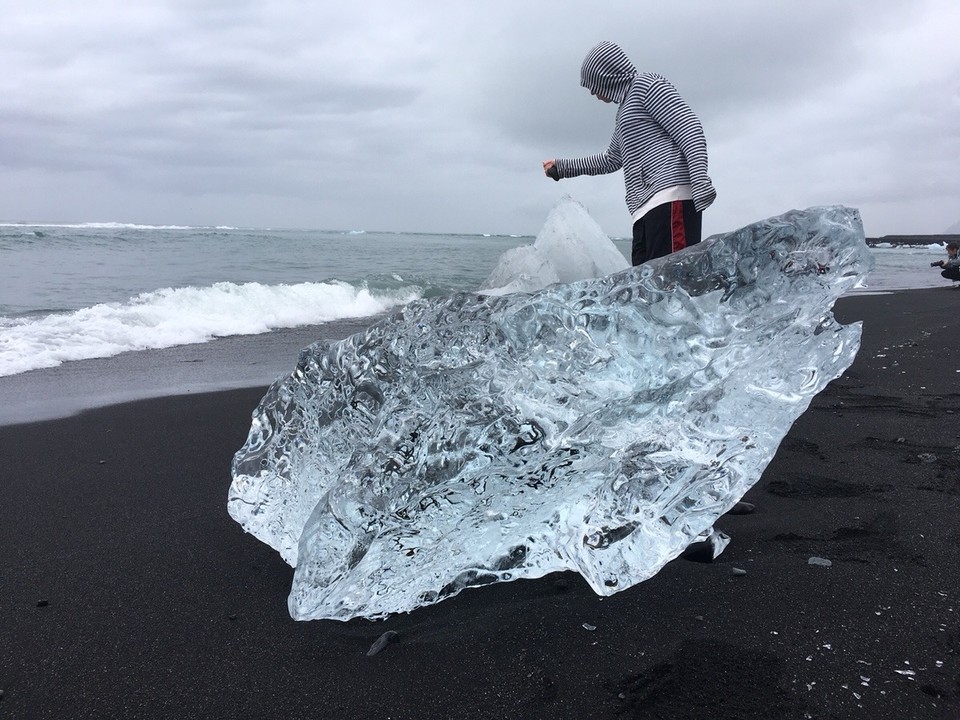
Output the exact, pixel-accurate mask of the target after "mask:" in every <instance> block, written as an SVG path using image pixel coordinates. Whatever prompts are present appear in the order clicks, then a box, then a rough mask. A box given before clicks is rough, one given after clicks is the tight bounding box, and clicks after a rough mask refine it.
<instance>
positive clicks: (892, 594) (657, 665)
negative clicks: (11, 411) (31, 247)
mask: <svg viewBox="0 0 960 720" xmlns="http://www.w3.org/2000/svg"><path fill="white" fill-rule="evenodd" d="M958 309H960V290H951V289H950V288H948V287H944V288H938V289H933V290H923V291H907V292H898V293H895V294H890V295H876V296H855V297H849V298H844V299H842V300H841V301H840V302H839V303H838V306H837V308H836V315H837V317H838V318H839V319H840V320H841V321H842V322H852V321H855V320H863V321H864V335H863V346H862V348H861V350H860V353H859V356H858V358H857V360H856V362H855V363H854V365H853V366H852V367H851V368H850V369H849V370H848V372H847V373H846V374H845V375H844V376H843V377H842V378H840V379H839V380H837V381H835V382H834V383H832V384H831V385H830V386H829V387H828V388H827V390H825V391H824V392H823V393H822V394H821V395H819V396H818V397H817V398H816V399H815V400H814V402H813V404H812V405H811V407H810V409H809V410H808V411H807V412H806V413H805V414H804V415H803V416H802V417H801V418H800V419H799V421H798V422H797V423H796V424H795V425H794V427H793V428H792V429H791V431H790V433H789V435H788V436H787V438H786V439H785V441H784V442H783V444H782V446H781V448H780V450H779V452H778V454H777V456H776V458H775V459H774V461H773V463H772V464H771V465H770V466H769V467H768V469H767V471H766V472H765V473H764V475H763V477H762V478H761V480H760V481H759V482H758V483H757V485H756V486H755V487H754V488H753V489H752V490H751V491H750V492H749V493H748V495H747V496H746V497H745V498H744V499H745V500H747V501H749V502H751V503H754V504H755V505H756V511H755V512H754V513H753V514H747V515H735V516H734V515H728V516H726V517H724V518H722V519H721V520H720V521H719V522H718V527H719V528H720V529H722V530H724V531H726V532H727V533H728V534H730V535H731V536H732V538H733V540H732V542H731V544H730V546H729V547H728V549H727V550H726V551H725V552H724V554H723V555H721V556H720V557H719V558H718V559H717V561H716V562H715V563H713V564H700V563H695V562H690V561H687V560H677V561H674V562H673V563H671V564H670V565H668V566H667V567H666V568H665V569H664V570H663V571H662V572H661V573H660V574H659V575H657V576H656V577H655V578H653V579H651V580H650V581H648V582H646V583H642V584H640V585H639V586H636V587H634V588H632V589H629V590H626V591H624V592H621V593H619V594H617V595H614V596H612V597H609V598H600V597H597V596H596V595H594V593H593V592H592V591H591V590H590V589H589V588H588V587H587V585H586V584H585V583H584V582H583V581H582V580H581V579H580V578H579V576H576V575H573V574H569V573H568V574H562V575H560V574H555V575H551V576H548V577H546V578H543V579H540V580H536V581H519V582H513V583H507V584H501V585H496V586H491V587H485V588H479V589H473V590H468V591H466V592H464V593H462V594H460V595H459V596H457V597H455V598H453V599H451V600H448V601H445V602H442V603H440V604H439V605H436V606H432V607H428V608H423V609H421V610H418V611H415V612H413V613H411V614H409V615H403V616H398V617H394V618H391V619H389V620H386V621H384V622H377V623H373V622H369V621H364V620H355V621H351V622H349V623H339V622H326V621H324V622H310V623H297V622H294V621H293V620H291V619H290V618H289V616H288V614H287V609H286V595H287V592H288V591H289V588H290V581H291V577H292V570H291V568H289V567H288V566H286V565H285V564H284V563H283V562H282V561H281V559H280V557H279V556H278V555H277V554H276V553H275V552H274V551H272V550H271V549H269V548H268V547H267V546H266V545H263V544H262V543H260V542H259V541H257V540H256V539H254V538H253V537H252V536H249V535H245V534H244V532H243V531H242V530H241V529H240V527H239V526H238V525H237V524H236V523H234V522H233V521H232V520H231V519H230V518H229V516H228V515H227V512H226V498H227V488H228V486H229V483H230V460H231V457H232V455H233V453H234V452H235V451H236V450H237V449H239V448H240V446H241V445H242V444H243V442H244V439H245V437H246V433H247V430H248V428H249V416H250V412H251V410H252V409H253V408H254V406H255V405H256V403H257V402H258V401H259V399H260V397H261V396H262V394H263V391H264V388H253V389H242V390H231V391H225V392H217V393H211V394H202V395H199V394H194V395H187V396H179V397H166V398H160V399H155V400H145V401H138V402H134V403H129V404H123V405H115V406H111V407H107V408H104V409H99V410H94V411H89V412H85V413H82V414H80V415H77V416H74V417H71V418H67V419H62V420H53V421H45V422H39V423H32V424H21V425H10V426H7V427H3V428H0V457H2V458H3V466H2V481H0V482H2V488H3V490H2V496H0V497H2V500H0V548H2V555H0V690H2V693H3V695H2V699H0V718H18V719H20V718H24V719H26V718H239V717H248V718H343V719H345V720H346V719H353V718H402V719H406V718H431V719H432V718H620V717H622V718H671V719H672V720H682V719H685V718H709V719H710V720H731V719H734V718H737V719H755V718H756V719H759V718H764V719H768V718H771V719H776V718H784V719H788V720H794V719H796V720H802V719H803V718H815V719H817V720H819V719H821V718H837V719H848V718H864V719H865V720H866V719H869V720H878V719H885V718H891V719H894V718H895V719H897V720H909V719H913V718H916V719H917V720H921V719H924V720H925V719H927V718H960V657H958V656H960V422H958V420H960V372H958V370H960V312H958ZM811 557H817V558H825V559H827V560H829V561H830V562H831V563H832V564H831V565H830V566H829V567H825V566H821V565H811V564H809V562H808V560H809V558H811ZM734 568H739V569H741V570H745V571H746V574H735V573H734ZM388 630H391V631H395V632H396V633H397V634H398V635H397V641H396V642H393V643H390V644H389V645H388V646H387V647H386V648H385V649H384V650H383V651H382V652H380V653H378V654H376V655H374V656H367V654H366V653H367V650H368V649H369V648H370V646H371V644H373V643H374V641H375V640H377V638H378V637H379V636H381V635H382V634H383V633H384V632H386V631H388Z"/></svg>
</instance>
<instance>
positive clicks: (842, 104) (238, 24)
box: [0, 0, 960, 237]
mask: <svg viewBox="0 0 960 720" xmlns="http://www.w3.org/2000/svg"><path fill="white" fill-rule="evenodd" d="M0 18H2V21H0V220H4V221H8V222H9V221H13V222H17V221H28V222H106V221H117V222H134V223H147V224H183V225H234V226H257V227H304V228H327V229H367V230H402V231H424V232H467V233H483V232H488V233H518V234H536V232H537V231H538V230H539V229H540V227H541V226H542V225H543V222H544V220H545V218H546V215H547V213H548V212H549V210H550V208H551V207H552V206H553V204H554V203H555V202H556V200H557V199H558V198H559V197H560V196H561V195H562V194H563V193H568V194H570V195H572V196H573V197H574V198H575V199H577V200H579V201H581V202H582V203H583V204H584V205H586V206H587V208H588V209H589V210H590V212H591V214H592V215H593V216H594V217H595V218H596V219H597V221H598V222H600V224H601V225H602V226H603V228H604V230H605V231H606V232H607V233H608V234H610V235H613V236H619V237H623V236H628V235H629V232H630V219H629V216H628V214H627V210H626V207H625V205H624V201H623V184H622V183H623V180H622V174H621V173H616V174H614V175H609V176H604V177H592V178H577V179H574V180H566V181H561V182H560V183H554V182H553V181H552V180H549V179H546V178H545V177H544V176H543V173H542V169H541V162H542V161H543V160H545V159H548V158H552V157H576V156H579V155H587V154H593V153H595V152H598V151H600V150H603V149H604V148H606V146H607V143H608V141H609V136H610V133H611V131H612V129H613V121H614V113H615V106H613V105H604V104H603V103H600V102H598V101H597V100H596V99H594V98H592V97H591V96H590V95H589V93H588V92H587V91H586V90H584V89H583V88H581V87H580V86H579V75H580V63H581V61H582V59H583V57H584V55H585V54H586V52H587V51H588V50H589V49H590V47H592V46H593V45H594V44H595V43H597V42H598V41H600V40H613V41H614V42H617V43H619V44H620V45H621V46H622V47H623V48H624V50H625V51H626V52H627V54H628V55H629V56H630V57H631V58H632V59H633V61H634V63H635V64H636V65H637V66H638V67H639V68H640V69H641V70H653V71H656V72H659V73H661V74H663V75H665V76H666V77H667V78H668V79H669V80H671V82H673V84H674V85H675V86H676V87H677V89H678V90H679V91H680V94H681V95H682V96H683V97H684V98H685V99H686V101H687V102H688V103H689V104H690V106H691V107H692V108H693V109H694V111H695V112H696V113H697V115H698V116H699V117H700V119H701V122H702V123H703V126H704V129H705V131H706V135H707V143H708V150H709V160H710V175H711V177H712V178H713V182H714V185H715V187H716V188H717V191H718V193H719V195H718V199H717V201H716V203H715V204H714V205H713V206H712V207H711V208H710V209H709V210H708V211H707V212H706V213H705V215H704V230H705V234H711V233H714V232H721V231H726V230H731V229H734V228H736V227H739V226H742V225H745V224H747V223H750V222H752V221H754V220H758V219H761V218H764V217H768V216H770V215H775V214H779V213H780V212H783V211H785V210H789V209H791V208H794V207H808V206H811V205H819V204H832V203H843V204H847V205H852V206H854V207H858V208H860V210H861V212H862V214H863V218H864V223H865V226H866V230H867V234H868V235H883V234H890V233H937V232H942V231H944V230H946V229H947V228H948V227H949V226H952V225H954V224H955V223H957V222H958V221H960V172H958V170H960V40H958V34H960V3H958V2H957V0H862V1H860V0H851V1H849V2H843V1H841V0H807V1H804V2H790V3H787V2H771V1H770V0H722V1H721V0H687V1H685V2H676V3H664V2H660V1H659V0H658V1H656V2H653V1H650V2H648V1H646V0H625V1H623V2H619V1H618V2H606V3H602V4H600V3H585V2H582V1H580V0H577V1H574V0H549V1H544V2H540V1H525V2H523V1H521V0H505V1H501V0H485V2H483V3H470V4H469V7H468V6H467V4H466V3H459V2H451V0H442V1H441V0H438V1H436V2H434V1H433V0H416V2H413V1H412V0H411V1H409V2H407V1H404V0H363V2H357V3H346V2H343V1H342V0H337V2H333V1H331V0H319V1H314V2H308V1H307V0H269V1H268V0H83V2H78V1H77V0H0Z"/></svg>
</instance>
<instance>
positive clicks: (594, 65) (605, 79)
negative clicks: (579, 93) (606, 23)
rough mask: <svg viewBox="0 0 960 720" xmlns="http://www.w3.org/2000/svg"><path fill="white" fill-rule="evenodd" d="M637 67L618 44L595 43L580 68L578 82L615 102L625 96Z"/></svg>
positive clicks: (635, 74)
mask: <svg viewBox="0 0 960 720" xmlns="http://www.w3.org/2000/svg"><path fill="white" fill-rule="evenodd" d="M636 76H637V69H636V68H635V67H634V66H633V63H632V62H630V58H628V57H627V55H626V53H624V52H623V50H621V49H620V46H619V45H617V44H615V43H612V42H608V41H604V42H602V43H600V44H598V45H595V46H594V47H593V49H592V50H590V52H588V53H587V57H586V58H585V59H584V61H583V66H582V67H581V68H580V84H581V85H583V87H585V88H587V90H589V91H590V92H592V93H597V94H598V95H603V96H604V97H606V98H609V99H610V100H613V101H614V102H616V103H619V102H622V101H623V99H624V98H625V97H626V96H627V91H628V90H629V89H630V84H631V83H632V82H633V79H634V78H635V77H636Z"/></svg>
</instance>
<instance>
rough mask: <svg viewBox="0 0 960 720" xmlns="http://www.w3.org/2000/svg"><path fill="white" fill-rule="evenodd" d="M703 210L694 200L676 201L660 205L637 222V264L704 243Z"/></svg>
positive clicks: (634, 240) (634, 233) (635, 238)
mask: <svg viewBox="0 0 960 720" xmlns="http://www.w3.org/2000/svg"><path fill="white" fill-rule="evenodd" d="M702 227H703V213H699V212H697V211H696V209H695V208H694V207H693V200H674V201H673V202H668V203H664V204H663V205H657V207H655V208H653V210H651V211H650V212H648V213H647V214H646V215H644V216H643V217H642V218H640V219H639V220H637V221H636V222H635V223H634V224H633V253H632V255H633V256H632V260H633V264H634V265H641V264H643V263H645V262H646V261H647V260H653V259H654V258H658V257H663V256H664V255H669V254H670V253H672V252H676V251H677V250H683V248H685V247H689V246H690V245H696V244H697V243H698V242H700V233H701V232H702Z"/></svg>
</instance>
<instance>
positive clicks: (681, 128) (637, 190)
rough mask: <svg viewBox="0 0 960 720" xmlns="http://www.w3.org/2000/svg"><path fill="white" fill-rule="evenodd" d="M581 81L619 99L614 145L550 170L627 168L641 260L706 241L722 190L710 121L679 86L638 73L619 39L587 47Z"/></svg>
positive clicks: (559, 174)
mask: <svg viewBox="0 0 960 720" xmlns="http://www.w3.org/2000/svg"><path fill="white" fill-rule="evenodd" d="M580 84H581V85H582V86H583V87H585V88H587V89H588V90H589V91H590V94H591V95H594V96H596V98H597V99H598V100H601V101H603V102H606V103H609V102H613V103H617V104H618V105H619V106H620V107H619V108H617V120H616V125H615V127H614V130H613V137H612V138H611V140H610V147H608V148H607V149H606V150H605V151H604V152H601V153H599V154H597V155H592V156H590V157H585V158H578V159H574V160H561V159H554V160H547V161H545V162H544V163H543V171H544V172H545V173H546V174H547V176H548V177H552V178H553V179H554V180H559V179H560V178H571V177H576V176H578V175H601V174H606V173H612V172H616V171H617V170H620V169H621V168H622V169H623V182H624V185H625V186H626V191H627V192H626V201H627V209H628V210H629V211H630V215H631V216H632V218H633V252H632V260H633V264H634V265H640V264H641V263H644V262H646V261H647V260H652V259H653V258H657V257H662V256H663V255H669V254H670V253H672V252H675V251H677V250H682V249H683V248H685V247H688V246H690V245H695V244H696V243H698V242H700V236H701V233H702V219H703V215H702V213H703V211H704V210H706V209H707V208H708V207H709V206H710V204H711V203H712V202H713V201H714V199H715V198H716V197H717V192H716V190H714V189H713V184H712V183H711V182H710V178H709V177H708V175H707V141H706V138H705V137H704V135H703V127H702V126H701V125H700V121H699V120H698V119H697V116H696V115H694V114H693V111H692V110H691V109H690V107H689V106H688V105H687V104H686V103H685V102H684V101H683V98H681V97H680V94H679V93H678V92H677V90H676V88H674V87H673V85H671V84H670V83H669V82H668V81H667V80H666V78H664V77H662V76H660V75H657V74H656V73H652V72H643V73H640V72H637V69H636V68H635V67H634V65H633V63H632V62H630V59H629V58H628V57H627V56H626V54H624V52H623V50H621V49H620V48H619V47H618V46H617V45H615V44H614V43H612V42H602V43H600V44H599V45H597V46H596V47H594V48H593V49H592V50H591V51H590V52H589V53H588V54H587V57H586V59H585V60H584V61H583V66H582V67H581V68H580Z"/></svg>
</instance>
